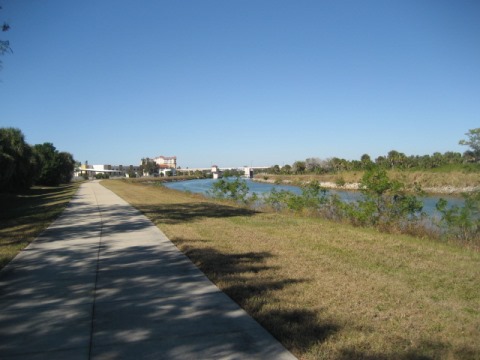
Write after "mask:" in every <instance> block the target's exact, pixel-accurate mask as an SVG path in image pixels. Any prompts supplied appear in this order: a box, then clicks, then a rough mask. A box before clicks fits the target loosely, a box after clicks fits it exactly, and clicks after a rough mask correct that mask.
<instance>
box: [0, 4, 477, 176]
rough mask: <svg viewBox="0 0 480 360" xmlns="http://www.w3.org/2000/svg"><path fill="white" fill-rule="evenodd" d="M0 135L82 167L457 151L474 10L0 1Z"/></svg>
mask: <svg viewBox="0 0 480 360" xmlns="http://www.w3.org/2000/svg"><path fill="white" fill-rule="evenodd" d="M0 5H1V6H2V7H3V9H2V10H1V11H0V21H2V22H3V21H6V22H8V23H9V24H10V26H11V30H10V31H8V32H6V33H0V38H1V39H6V40H9V41H10V44H11V47H12V49H13V54H7V55H5V56H3V57H2V59H1V60H2V61H3V69H2V70H1V71H0V127H17V128H20V129H21V130H22V131H23V133H24V134H25V137H26V140H27V142H28V143H30V144H32V145H33V144H37V143H43V142H52V143H53V144H54V145H55V146H56V147H57V149H59V150H60V151H68V152H71V153H72V154H73V155H74V157H75V159H76V160H78V161H81V162H84V161H85V160H88V161H89V163H90V164H112V165H114V164H125V165H128V164H138V163H139V161H140V159H141V158H142V157H155V156H159V155H165V156H172V155H176V156H177V157H178V165H179V166H181V167H184V168H185V167H208V166H210V165H212V164H217V165H219V166H220V167H222V166H225V167H227V166H242V165H253V166H264V165H274V164H278V165H281V166H282V165H284V164H292V163H293V162H294V161H296V160H304V159H306V158H308V157H319V158H322V159H326V158H329V157H334V156H336V157H340V158H346V159H349V160H353V159H360V157H361V155H362V154H364V153H367V154H369V155H370V156H371V157H372V158H375V157H377V156H379V155H386V154H387V153H388V151H390V150H397V151H400V152H403V153H405V154H407V155H425V154H432V153H433V152H436V151H440V152H442V153H443V152H445V151H458V152H463V151H465V150H467V148H466V147H464V146H460V145H458V141H459V140H460V139H463V138H465V135H464V134H465V133H466V132H467V131H468V130H469V129H473V128H477V127H480V1H478V0H472V1H466V0H450V1H446V0H398V1H396V0H378V1H374V0H365V1H358V0H352V1H347V0H314V1H302V0H288V1H286V0H228V1H227V0H181V1H176V0H168V1H167V0H135V1H134V0H128V1H127V0H82V1H74V0H42V1H40V0H0Z"/></svg>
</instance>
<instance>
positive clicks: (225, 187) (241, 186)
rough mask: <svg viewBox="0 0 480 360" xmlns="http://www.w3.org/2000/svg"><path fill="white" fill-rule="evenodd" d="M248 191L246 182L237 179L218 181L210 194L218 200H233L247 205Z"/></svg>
mask: <svg viewBox="0 0 480 360" xmlns="http://www.w3.org/2000/svg"><path fill="white" fill-rule="evenodd" d="M248 190H249V189H248V186H247V183H246V181H245V180H241V179H240V178H238V177H237V178H235V180H225V179H220V180H218V181H217V182H215V183H214V184H213V186H212V190H211V191H209V194H210V195H211V196H212V197H214V198H217V199H231V200H235V201H238V202H243V203H246V202H247V195H248Z"/></svg>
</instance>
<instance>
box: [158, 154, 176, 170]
mask: <svg viewBox="0 0 480 360" xmlns="http://www.w3.org/2000/svg"><path fill="white" fill-rule="evenodd" d="M153 161H155V163H156V164H157V165H158V167H159V168H160V169H176V168H177V157H176V156H158V157H156V158H153Z"/></svg>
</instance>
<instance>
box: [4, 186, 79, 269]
mask: <svg viewBox="0 0 480 360" xmlns="http://www.w3.org/2000/svg"><path fill="white" fill-rule="evenodd" d="M79 185H80V183H72V184H68V185H61V186H58V187H33V188H31V189H30V190H29V191H26V192H24V193H21V194H0V204H1V206H0V269H1V268H3V267H4V266H5V265H6V264H7V263H8V262H10V260H12V259H13V258H14V257H15V256H16V255H17V254H18V252H19V251H21V250H22V249H23V248H25V246H27V245H28V244H29V243H30V242H31V241H32V240H34V239H35V238H36V237H37V236H38V235H39V234H40V233H41V232H42V231H43V230H44V229H46V228H47V227H48V225H50V223H51V222H52V221H53V220H54V219H55V218H56V217H57V216H58V215H60V213H61V212H62V211H63V209H64V208H65V206H66V205H67V204H68V202H69V201H70V199H71V198H72V196H73V194H74V193H75V192H76V190H77V189H78V186H79Z"/></svg>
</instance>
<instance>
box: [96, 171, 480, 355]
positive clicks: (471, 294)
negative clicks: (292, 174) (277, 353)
mask: <svg viewBox="0 0 480 360" xmlns="http://www.w3.org/2000/svg"><path fill="white" fill-rule="evenodd" d="M102 184H104V185H105V186H106V187H108V188H109V189H111V190H113V191H115V192H116V193H117V194H118V195H120V196H121V197H122V198H123V199H125V200H126V201H128V202H129V203H130V204H132V205H134V206H135V207H137V208H138V209H139V210H141V211H142V212H143V213H144V214H145V215H147V216H148V217H149V218H150V219H151V220H152V221H154V222H155V224H157V226H158V227H159V228H161V229H162V231H163V232H164V233H165V234H166V235H167V236H168V238H169V239H171V240H172V241H173V242H174V243H175V244H176V245H177V247H178V248H180V249H181V250H182V251H183V252H184V253H185V254H186V255H187V256H188V257H190V259H192V260H193V261H194V263H195V264H196V265H197V266H198V267H199V268H200V269H201V270H203V272H204V273H206V274H207V276H208V277H209V278H210V279H211V280H212V281H213V282H214V283H215V284H217V285H218V286H219V287H220V288H221V289H222V290H223V291H224V292H225V293H227V294H228V295H229V296H230V297H231V298H233V299H234V300H235V301H236V302H237V303H238V304H240V305H241V306H242V307H243V308H244V309H245V310H246V311H247V312H248V313H250V314H251V315H252V316H253V317H254V318H256V319H257V320H258V321H259V322H260V323H261V324H262V325H264V327H266V328H267V329H268V330H269V331H270V332H271V333H272V334H273V335H274V336H275V337H276V338H277V339H279V340H280V341H281V342H282V343H283V344H284V345H285V346H286V347H287V348H288V349H289V350H290V351H291V352H293V353H294V355H296V356H297V357H299V358H302V359H351V358H359V359H362V358H363V359H390V358H395V359H412V358H417V359H420V358H421V359H475V358H477V359H478V358H479V357H480V343H479V342H478V339H479V338H480V302H479V299H480V280H479V279H480V254H479V253H478V252H477V251H474V250H472V249H468V248H465V247H462V246H460V245H452V244H445V243H442V242H439V241H431V240H425V239H420V238H415V237H411V236H404V235H392V234H383V233H379V232H378V231H375V230H372V229H368V228H355V227H351V226H347V225H343V224H337V223H332V222H329V221H326V220H322V219H314V218H309V217H304V216H301V215H295V216H292V215H284V214H278V213H269V212H255V211H252V210H249V209H245V208H242V207H239V206H236V205H233V204H231V203H227V202H219V201H214V200H210V199H206V198H204V197H202V196H199V195H193V194H187V193H181V192H177V191H174V190H170V189H166V188H163V187H161V186H148V185H142V184H139V183H129V182H126V181H113V180H109V181H104V182H102Z"/></svg>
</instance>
